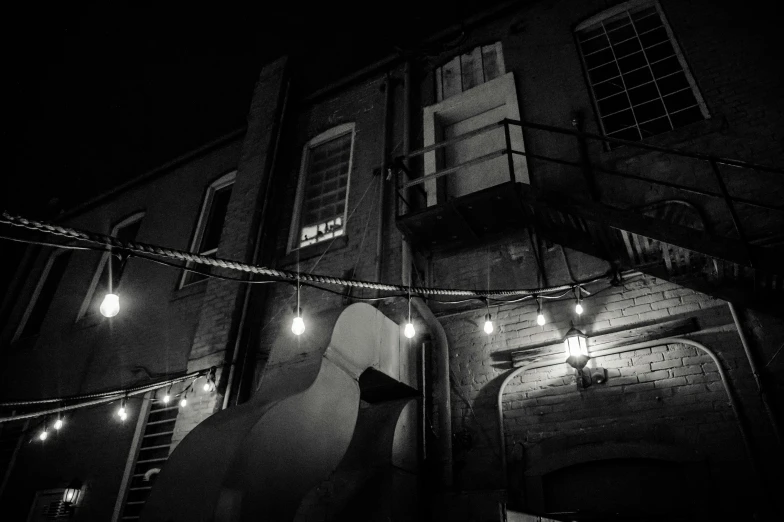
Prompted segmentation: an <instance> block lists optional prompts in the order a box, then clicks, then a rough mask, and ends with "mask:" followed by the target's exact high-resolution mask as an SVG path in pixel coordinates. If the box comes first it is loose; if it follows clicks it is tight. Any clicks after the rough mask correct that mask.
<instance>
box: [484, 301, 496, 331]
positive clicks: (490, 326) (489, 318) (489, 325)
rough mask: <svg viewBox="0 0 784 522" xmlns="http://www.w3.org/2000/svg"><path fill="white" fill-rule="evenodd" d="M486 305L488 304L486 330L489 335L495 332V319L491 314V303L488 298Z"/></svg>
mask: <svg viewBox="0 0 784 522" xmlns="http://www.w3.org/2000/svg"><path fill="white" fill-rule="evenodd" d="M485 305H486V306H487V314H485V327H484V330H485V333H486V334H487V335H490V334H492V333H493V330H494V328H493V319H492V316H491V315H490V303H489V302H488V301H487V299H485Z"/></svg>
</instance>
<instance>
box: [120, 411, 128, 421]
mask: <svg viewBox="0 0 784 522" xmlns="http://www.w3.org/2000/svg"><path fill="white" fill-rule="evenodd" d="M127 418H128V414H127V413H124V412H123V413H122V414H120V420H121V421H123V422H125V419H127Z"/></svg>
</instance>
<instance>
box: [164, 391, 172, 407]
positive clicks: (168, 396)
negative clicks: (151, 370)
mask: <svg viewBox="0 0 784 522" xmlns="http://www.w3.org/2000/svg"><path fill="white" fill-rule="evenodd" d="M170 400H171V395H169V394H168V393H167V394H166V395H164V396H163V403H164V404H169V401H170Z"/></svg>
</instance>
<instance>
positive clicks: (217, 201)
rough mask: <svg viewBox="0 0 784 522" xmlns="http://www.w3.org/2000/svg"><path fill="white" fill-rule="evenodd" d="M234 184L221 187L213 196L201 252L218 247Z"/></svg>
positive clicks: (200, 248)
mask: <svg viewBox="0 0 784 522" xmlns="http://www.w3.org/2000/svg"><path fill="white" fill-rule="evenodd" d="M231 187H232V185H229V186H226V187H223V188H220V189H218V190H216V191H215V193H214V194H213V196H212V204H211V205H210V210H209V214H208V218H207V222H206V224H205V226H204V232H203V235H202V239H201V246H200V247H199V252H206V251H207V250H213V249H216V248H218V243H220V237H221V232H222V231H223V222H224V221H225V220H226V211H227V210H228V209H229V199H230V198H231Z"/></svg>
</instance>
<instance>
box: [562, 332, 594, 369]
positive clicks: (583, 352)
mask: <svg viewBox="0 0 784 522" xmlns="http://www.w3.org/2000/svg"><path fill="white" fill-rule="evenodd" d="M564 350H565V352H566V364H568V365H569V366H571V367H572V368H574V369H575V370H582V369H583V368H585V365H586V364H588V360H589V359H590V358H591V356H590V355H588V337H587V336H586V335H585V334H584V333H583V332H581V331H580V330H578V329H577V328H574V327H572V328H570V329H569V331H568V332H566V337H564Z"/></svg>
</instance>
